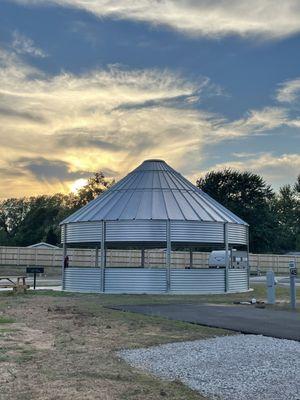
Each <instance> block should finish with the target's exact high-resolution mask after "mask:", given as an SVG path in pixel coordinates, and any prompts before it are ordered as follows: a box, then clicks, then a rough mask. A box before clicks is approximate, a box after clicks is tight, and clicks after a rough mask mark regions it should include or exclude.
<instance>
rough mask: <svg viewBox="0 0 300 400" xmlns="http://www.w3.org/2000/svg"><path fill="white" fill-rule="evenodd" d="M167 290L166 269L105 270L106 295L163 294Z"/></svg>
mask: <svg viewBox="0 0 300 400" xmlns="http://www.w3.org/2000/svg"><path fill="white" fill-rule="evenodd" d="M166 289H167V278H166V269H165V268H162V269H150V268H147V269H146V268H145V269H143V268H139V269H138V268H107V269H105V292H107V293H164V292H166Z"/></svg>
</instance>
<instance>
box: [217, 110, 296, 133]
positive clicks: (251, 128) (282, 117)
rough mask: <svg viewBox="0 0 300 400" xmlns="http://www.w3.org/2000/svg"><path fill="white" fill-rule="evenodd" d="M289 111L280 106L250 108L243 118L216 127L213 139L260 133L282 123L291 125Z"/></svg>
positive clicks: (224, 122)
mask: <svg viewBox="0 0 300 400" xmlns="http://www.w3.org/2000/svg"><path fill="white" fill-rule="evenodd" d="M293 122H294V121H293V120H291V119H290V117H289V112H288V110H287V109H285V108H281V107H264V108H263V109H261V110H250V111H249V112H248V113H247V114H246V115H245V116H244V117H243V118H241V119H238V120H235V121H232V122H226V121H222V123H221V125H220V126H219V127H216V135H215V139H217V140H219V139H220V138H222V137H223V138H229V137H233V138H234V137H242V136H248V135H261V134H264V133H266V132H269V131H270V130H272V129H274V128H278V127H280V126H283V125H287V126H291V124H292V123H293Z"/></svg>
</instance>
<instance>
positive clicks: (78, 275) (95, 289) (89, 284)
mask: <svg viewBox="0 0 300 400" xmlns="http://www.w3.org/2000/svg"><path fill="white" fill-rule="evenodd" d="M100 287H101V270H100V268H66V269H65V277H64V290H66V291H69V292H90V293H99V292H100Z"/></svg>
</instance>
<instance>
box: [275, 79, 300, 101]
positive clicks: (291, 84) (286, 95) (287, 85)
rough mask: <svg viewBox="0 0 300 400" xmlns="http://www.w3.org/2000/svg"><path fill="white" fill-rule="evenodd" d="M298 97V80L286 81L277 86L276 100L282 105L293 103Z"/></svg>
mask: <svg viewBox="0 0 300 400" xmlns="http://www.w3.org/2000/svg"><path fill="white" fill-rule="evenodd" d="M299 96H300V78H297V79H293V80H289V81H286V82H284V83H282V84H280V85H279V89H278V90H277V93H276V99H277V101H279V102H283V103H293V102H294V101H295V100H297V98H299Z"/></svg>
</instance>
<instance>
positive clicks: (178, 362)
mask: <svg viewBox="0 0 300 400" xmlns="http://www.w3.org/2000/svg"><path fill="white" fill-rule="evenodd" d="M119 355H120V356H121V357H122V358H123V359H125V360H126V361H127V362H128V363H129V364H130V365H132V366H135V367H138V368H141V369H143V370H144V371H148V372H151V373H153V374H155V375H157V376H159V377H162V378H166V379H171V380H173V379H179V380H181V381H182V382H183V383H185V384H186V385H187V386H189V387H190V388H192V389H195V390H197V391H199V392H200V393H201V394H203V395H204V396H207V397H208V398H210V399H222V400H275V399H276V400H286V399H289V400H300V380H299V377H300V343H298V342H295V341H292V340H284V339H274V338H270V337H264V336H257V335H235V336H224V337H217V338H214V339H207V340H197V341H194V342H181V343H170V344H166V345H161V346H156V347H150V348H147V349H137V350H123V351H121V352H119Z"/></svg>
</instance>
